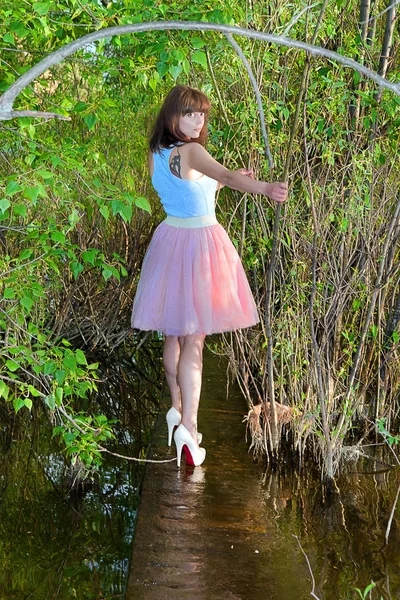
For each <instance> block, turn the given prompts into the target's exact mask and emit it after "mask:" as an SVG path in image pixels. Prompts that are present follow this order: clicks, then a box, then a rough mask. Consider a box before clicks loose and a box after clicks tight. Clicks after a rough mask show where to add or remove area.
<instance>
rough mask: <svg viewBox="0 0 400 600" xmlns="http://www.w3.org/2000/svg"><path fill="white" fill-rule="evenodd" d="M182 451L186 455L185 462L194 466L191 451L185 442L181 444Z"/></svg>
mask: <svg viewBox="0 0 400 600" xmlns="http://www.w3.org/2000/svg"><path fill="white" fill-rule="evenodd" d="M183 451H184V453H185V456H186V464H187V465H190V466H191V467H194V462H193V458H192V455H191V452H190V450H189V448H188V447H187V446H186V444H184V446H183Z"/></svg>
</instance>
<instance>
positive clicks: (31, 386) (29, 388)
mask: <svg viewBox="0 0 400 600" xmlns="http://www.w3.org/2000/svg"><path fill="white" fill-rule="evenodd" d="M28 390H29V392H30V393H31V394H32V396H34V397H35V398H38V397H39V396H41V395H42V394H41V392H39V390H37V389H36V388H35V387H33V385H31V384H29V385H28Z"/></svg>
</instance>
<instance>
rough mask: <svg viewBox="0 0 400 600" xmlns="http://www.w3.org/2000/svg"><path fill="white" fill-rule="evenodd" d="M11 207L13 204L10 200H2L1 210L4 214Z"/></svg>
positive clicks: (0, 201)
mask: <svg viewBox="0 0 400 600" xmlns="http://www.w3.org/2000/svg"><path fill="white" fill-rule="evenodd" d="M10 206H11V202H10V201H9V200H8V198H2V199H1V200H0V210H1V212H2V213H5V212H6V210H7V209H8V208H9V207H10Z"/></svg>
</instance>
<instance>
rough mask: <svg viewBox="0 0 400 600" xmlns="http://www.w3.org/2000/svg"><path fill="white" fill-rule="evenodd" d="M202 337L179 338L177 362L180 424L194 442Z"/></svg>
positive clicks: (201, 362) (199, 384)
mask: <svg viewBox="0 0 400 600" xmlns="http://www.w3.org/2000/svg"><path fill="white" fill-rule="evenodd" d="M204 338H205V336H204V335H185V336H182V337H180V338H179V344H180V348H181V353H180V357H179V363H178V382H179V387H180V389H181V394H182V424H183V425H184V426H185V427H186V429H187V430H188V431H189V432H190V434H191V436H192V437H193V439H194V441H195V442H196V444H197V411H198V409H199V402H200V392H201V377H202V372H203V347H204Z"/></svg>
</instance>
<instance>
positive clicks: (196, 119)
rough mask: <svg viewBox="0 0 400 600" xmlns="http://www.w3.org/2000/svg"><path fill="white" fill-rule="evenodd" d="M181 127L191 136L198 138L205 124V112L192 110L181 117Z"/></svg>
mask: <svg viewBox="0 0 400 600" xmlns="http://www.w3.org/2000/svg"><path fill="white" fill-rule="evenodd" d="M178 123H179V129H180V131H181V133H183V135H185V136H187V137H189V138H198V137H199V135H200V133H201V130H202V129H203V125H204V113H203V112H192V113H187V114H186V115H183V116H182V117H179V122H178Z"/></svg>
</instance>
